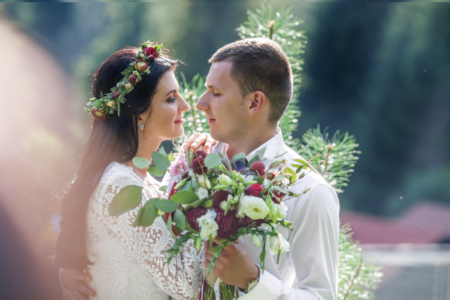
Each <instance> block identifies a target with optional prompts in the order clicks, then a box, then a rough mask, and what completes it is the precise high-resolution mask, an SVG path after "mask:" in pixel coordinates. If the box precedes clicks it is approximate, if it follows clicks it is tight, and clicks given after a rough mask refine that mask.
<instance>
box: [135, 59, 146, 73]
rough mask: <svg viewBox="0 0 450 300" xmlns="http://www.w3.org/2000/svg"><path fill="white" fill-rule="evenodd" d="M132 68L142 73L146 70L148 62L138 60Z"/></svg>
mask: <svg viewBox="0 0 450 300" xmlns="http://www.w3.org/2000/svg"><path fill="white" fill-rule="evenodd" d="M134 67H135V68H136V70H138V71H141V72H143V71H145V70H147V69H148V62H146V61H143V60H140V59H139V60H137V61H136V63H135V65H134Z"/></svg>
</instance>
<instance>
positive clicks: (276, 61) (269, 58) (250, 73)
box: [209, 38, 293, 123]
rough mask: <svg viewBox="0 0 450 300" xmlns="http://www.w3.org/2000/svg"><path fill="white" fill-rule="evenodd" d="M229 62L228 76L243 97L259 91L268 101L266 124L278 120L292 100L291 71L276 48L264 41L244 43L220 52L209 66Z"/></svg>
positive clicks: (278, 46) (241, 42)
mask: <svg viewBox="0 0 450 300" xmlns="http://www.w3.org/2000/svg"><path fill="white" fill-rule="evenodd" d="M221 61H229V62H231V63H232V67H231V71H230V76H231V78H232V79H233V80H234V81H235V82H236V84H237V85H238V86H239V88H240V90H241V94H242V96H243V97H244V96H245V95H247V94H248V93H251V92H255V91H261V92H263V93H264V94H265V95H266V97H267V98H268V99H269V103H270V114H269V122H272V123H276V122H278V121H279V120H280V119H281V116H282V115H283V113H284V111H285V110H286V108H287V106H288V105H289V101H290V100H291V98H292V84H293V83H292V71H291V66H290V64H289V59H288V57H287V56H286V54H285V53H284V52H283V49H281V47H280V45H279V44H278V43H276V42H274V41H272V40H270V39H267V38H254V39H244V40H240V41H236V42H234V43H231V44H228V45H225V46H223V47H222V48H220V49H219V50H217V51H216V53H214V54H213V56H212V57H211V58H210V59H209V62H210V63H215V62H221Z"/></svg>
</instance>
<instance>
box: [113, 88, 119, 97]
mask: <svg viewBox="0 0 450 300" xmlns="http://www.w3.org/2000/svg"><path fill="white" fill-rule="evenodd" d="M119 97H120V91H119V90H115V91H114V98H119Z"/></svg>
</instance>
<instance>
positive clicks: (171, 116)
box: [141, 71, 189, 141]
mask: <svg viewBox="0 0 450 300" xmlns="http://www.w3.org/2000/svg"><path fill="white" fill-rule="evenodd" d="M188 110H189V104H187V102H186V101H185V100H184V99H183V97H181V95H180V94H179V93H178V82H177V80H176V78H175V74H174V73H173V72H172V71H167V72H165V73H164V75H163V76H162V77H161V79H160V81H159V83H158V86H157V88H156V93H155V95H154V96H153V100H152V104H151V106H150V109H149V110H148V111H147V112H145V113H144V114H142V115H141V118H142V121H143V122H144V124H145V127H144V131H143V134H144V139H149V140H154V141H155V140H161V141H163V140H170V139H175V138H178V137H180V136H181V135H182V134H183V122H184V119H183V113H184V112H186V111H188Z"/></svg>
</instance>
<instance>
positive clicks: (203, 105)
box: [195, 91, 209, 111]
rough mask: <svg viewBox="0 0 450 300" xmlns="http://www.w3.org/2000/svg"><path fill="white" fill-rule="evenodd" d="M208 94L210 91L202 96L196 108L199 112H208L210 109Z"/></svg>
mask: <svg viewBox="0 0 450 300" xmlns="http://www.w3.org/2000/svg"><path fill="white" fill-rule="evenodd" d="M207 93H208V91H206V92H205V93H203V95H201V96H200V98H199V99H198V101H197V104H196V105H195V108H196V109H197V110H203V111H207V110H208V109H209V104H208V95H207Z"/></svg>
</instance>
